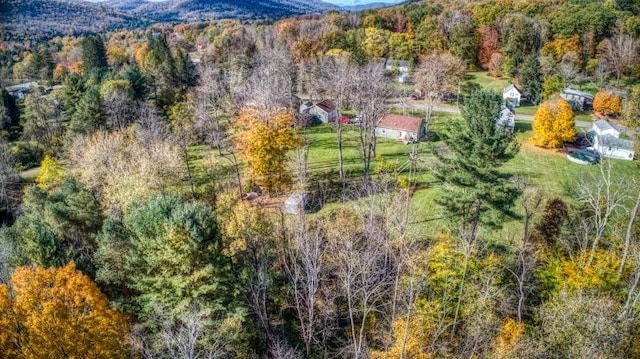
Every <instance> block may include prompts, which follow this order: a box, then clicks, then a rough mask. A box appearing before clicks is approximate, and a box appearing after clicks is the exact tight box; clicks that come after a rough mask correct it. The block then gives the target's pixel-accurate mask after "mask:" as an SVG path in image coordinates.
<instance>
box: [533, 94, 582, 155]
mask: <svg viewBox="0 0 640 359" xmlns="http://www.w3.org/2000/svg"><path fill="white" fill-rule="evenodd" d="M574 126H575V121H574V119H573V110H572V109H571V106H570V105H569V103H568V102H567V101H565V100H563V99H561V98H556V99H552V100H547V101H544V102H543V103H542V104H541V105H540V108H539V109H538V111H536V114H535V116H533V137H532V138H531V142H533V143H534V144H535V145H536V146H541V147H548V148H559V147H561V146H562V145H563V144H564V143H565V142H568V141H573V140H575V138H576V130H575V128H574Z"/></svg>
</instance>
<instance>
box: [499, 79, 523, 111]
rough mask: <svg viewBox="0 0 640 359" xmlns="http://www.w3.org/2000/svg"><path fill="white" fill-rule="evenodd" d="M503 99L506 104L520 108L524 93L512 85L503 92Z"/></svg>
mask: <svg viewBox="0 0 640 359" xmlns="http://www.w3.org/2000/svg"><path fill="white" fill-rule="evenodd" d="M502 98H503V99H504V101H505V102H506V103H508V104H510V105H512V106H514V107H518V106H520V100H521V99H522V91H520V89H519V88H517V87H516V85H514V84H511V85H509V86H507V87H505V89H504V90H502Z"/></svg>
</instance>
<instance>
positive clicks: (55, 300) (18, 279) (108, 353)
mask: <svg viewBox="0 0 640 359" xmlns="http://www.w3.org/2000/svg"><path fill="white" fill-rule="evenodd" d="M11 284H12V285H11V287H12V295H10V293H9V290H8V287H7V286H6V285H0V351H2V353H4V355H5V356H4V357H5V358H13V357H15V358H27V359H31V358H33V359H36V358H124V357H126V354H127V353H126V350H125V344H124V343H125V338H126V336H127V335H128V334H127V324H126V321H125V318H124V316H123V315H122V314H120V313H119V312H117V311H116V310H113V309H110V308H109V304H108V301H107V298H106V297H105V295H104V294H102V292H100V289H98V286H97V285H96V284H95V283H93V282H92V281H91V279H89V277H87V276H86V275H84V274H82V273H81V272H79V271H77V270H76V268H75V264H74V263H73V262H71V263H69V264H68V265H67V266H65V267H63V268H50V269H43V268H37V267H36V268H29V267H22V268H18V269H16V271H15V272H14V273H13V275H12V276H11Z"/></svg>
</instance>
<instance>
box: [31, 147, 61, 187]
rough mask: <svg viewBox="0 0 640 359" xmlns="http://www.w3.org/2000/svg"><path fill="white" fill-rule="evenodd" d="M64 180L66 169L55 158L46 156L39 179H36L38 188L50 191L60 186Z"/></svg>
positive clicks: (41, 164)
mask: <svg viewBox="0 0 640 359" xmlns="http://www.w3.org/2000/svg"><path fill="white" fill-rule="evenodd" d="M63 178H64V168H62V166H60V164H59V163H58V161H56V159H55V158H53V157H51V156H49V155H45V156H44V159H43V160H42V162H41V163H40V172H39V173H38V177H36V183H37V184H38V187H40V188H42V189H43V190H47V191H48V190H50V189H51V188H53V187H55V186H57V185H59V184H60V183H61V182H62V179H63Z"/></svg>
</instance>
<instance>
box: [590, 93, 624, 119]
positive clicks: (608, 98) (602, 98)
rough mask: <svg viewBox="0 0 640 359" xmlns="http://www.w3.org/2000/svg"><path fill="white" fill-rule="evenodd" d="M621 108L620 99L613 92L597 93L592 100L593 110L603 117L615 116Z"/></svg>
mask: <svg viewBox="0 0 640 359" xmlns="http://www.w3.org/2000/svg"><path fill="white" fill-rule="evenodd" d="M621 108H622V99H620V96H618V95H616V94H614V93H613V92H598V93H597V94H596V97H595V98H594V99H593V109H594V110H596V111H598V112H600V113H601V114H603V115H605V116H611V115H617V114H619V113H620V109H621Z"/></svg>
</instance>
